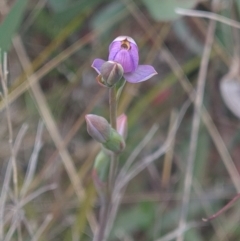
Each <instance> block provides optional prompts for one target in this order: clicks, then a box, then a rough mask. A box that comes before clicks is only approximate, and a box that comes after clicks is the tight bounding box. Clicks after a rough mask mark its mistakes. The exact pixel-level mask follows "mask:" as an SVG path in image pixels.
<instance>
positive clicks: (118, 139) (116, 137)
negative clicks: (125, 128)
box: [103, 128, 125, 153]
mask: <svg viewBox="0 0 240 241" xmlns="http://www.w3.org/2000/svg"><path fill="white" fill-rule="evenodd" d="M103 146H104V147H105V148H106V149H108V150H110V151H112V152H115V153H120V152H122V151H123V150H124V148H125V141H124V139H123V137H122V136H121V135H120V134H119V133H118V132H117V131H116V130H114V129H113V128H111V136H110V138H109V140H108V141H107V142H105V143H103Z"/></svg>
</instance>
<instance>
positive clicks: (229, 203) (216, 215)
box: [202, 193, 240, 222]
mask: <svg viewBox="0 0 240 241" xmlns="http://www.w3.org/2000/svg"><path fill="white" fill-rule="evenodd" d="M239 198H240V193H238V194H237V195H236V196H235V197H234V198H233V199H232V200H231V201H230V202H228V203H227V204H226V205H225V206H224V207H223V208H222V209H220V210H219V211H218V212H216V213H215V214H213V215H212V216H210V217H209V218H203V219H202V220H203V221H204V222H208V221H211V220H213V219H215V218H217V217H218V216H219V215H221V214H222V213H223V212H225V211H227V210H228V209H229V208H230V207H231V206H232V205H233V204H234V203H235V202H236V201H237V200H238V199H239Z"/></svg>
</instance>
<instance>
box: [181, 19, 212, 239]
mask: <svg viewBox="0 0 240 241" xmlns="http://www.w3.org/2000/svg"><path fill="white" fill-rule="evenodd" d="M215 27H216V22H215V21H211V22H210V25H209V28H208V32H207V38H206V44H205V47H204V52H203V56H202V60H201V65H200V70H199V76H198V83H197V90H196V99H195V108H194V115H193V122H192V132H191V137H190V147H189V154H188V159H187V163H186V175H185V181H184V191H183V199H182V209H181V214H180V221H179V229H181V228H182V227H185V225H186V218H187V214H188V204H189V198H190V192H191V185H192V179H193V167H194V160H195V157H196V148H197V141H198V132H199V126H200V119H201V118H200V117H201V108H202V102H203V94H204V87H205V82H206V76H207V68H208V63H209V57H210V53H211V46H212V43H213V40H214V31H215ZM182 240H184V234H183V233H181V234H180V235H179V236H178V239H177V241H182Z"/></svg>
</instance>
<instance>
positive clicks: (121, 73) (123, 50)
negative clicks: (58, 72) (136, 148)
mask: <svg viewBox="0 0 240 241" xmlns="http://www.w3.org/2000/svg"><path fill="white" fill-rule="evenodd" d="M138 63H139V55H138V46H137V44H136V42H135V41H134V40H133V39H132V38H131V37H128V36H120V37H117V38H116V39H114V40H113V42H112V43H111V44H110V46H109V57H108V61H105V60H102V59H95V60H94V61H93V64H92V67H93V68H94V69H95V70H96V71H97V73H98V76H97V81H98V83H99V84H100V85H101V86H103V87H107V88H109V115H110V117H109V118H110V124H109V123H108V121H107V120H106V119H104V118H103V117H101V116H96V115H87V116H86V122H87V130H88V133H89V134H90V135H91V136H92V137H93V138H94V139H95V140H96V141H98V142H100V143H101V145H102V150H101V151H100V153H99V154H98V155H97V157H96V159H95V163H94V168H93V179H94V183H95V186H96V188H97V190H98V193H99V195H100V198H101V201H102V207H101V213H100V224H99V230H98V232H97V233H96V234H95V235H94V241H105V240H106V237H104V233H105V229H106V223H107V220H108V215H109V213H110V211H111V206H112V205H111V199H112V190H113V188H114V184H115V177H116V175H117V167H118V156H119V155H120V153H121V152H122V151H123V150H124V148H125V138H126V130H127V117H126V115H124V114H122V115H121V116H120V117H119V118H118V119H117V100H118V98H119V96H120V94H121V91H122V89H123V86H124V84H125V82H126V81H128V82H130V83H139V82H142V81H145V80H148V79H149V78H151V77H152V76H153V75H155V74H157V72H156V71H155V69H154V68H153V67H152V66H150V65H139V64H138Z"/></svg>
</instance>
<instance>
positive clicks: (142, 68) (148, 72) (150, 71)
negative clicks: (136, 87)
mask: <svg viewBox="0 0 240 241" xmlns="http://www.w3.org/2000/svg"><path fill="white" fill-rule="evenodd" d="M156 74H157V72H156V70H155V69H154V68H153V67H152V66H151V65H139V66H138V67H137V69H136V71H134V72H133V73H126V74H124V75H123V76H124V78H125V79H126V81H128V82H130V83H139V82H143V81H145V80H148V79H150V78H151V77H152V76H154V75H156Z"/></svg>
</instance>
